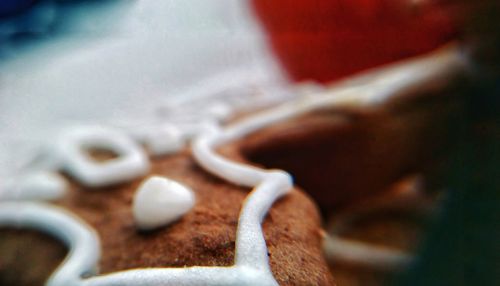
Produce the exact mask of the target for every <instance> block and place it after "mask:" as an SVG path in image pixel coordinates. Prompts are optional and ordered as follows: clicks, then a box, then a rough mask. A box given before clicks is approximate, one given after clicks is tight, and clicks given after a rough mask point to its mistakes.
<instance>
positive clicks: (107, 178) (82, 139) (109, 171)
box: [56, 126, 149, 187]
mask: <svg viewBox="0 0 500 286" xmlns="http://www.w3.org/2000/svg"><path fill="white" fill-rule="evenodd" d="M89 148H97V149H104V150H111V151H113V152H115V153H116V154H117V155H118V157H117V158H113V159H111V160H107V161H105V162H95V161H94V160H92V159H91V158H89V156H87V155H86V154H85V153H84V150H85V149H89ZM56 152H57V155H56V156H59V158H60V160H61V168H63V169H64V170H66V171H67V172H68V173H70V174H71V175H72V176H74V177H76V178H77V179H78V180H79V181H80V182H81V183H82V184H84V185H86V186H89V187H100V186H105V185H110V184H116V183H121V182H124V181H130V180H132V179H135V178H137V177H140V176H143V175H144V174H146V173H147V172H148V170H149V161H148V159H147V157H146V154H145V153H144V151H142V149H141V148H140V147H139V146H138V145H137V144H136V143H135V142H134V141H132V140H131V139H130V138H129V137H128V136H125V135H124V134H123V133H121V132H119V131H116V130H113V129H110V128H103V127H92V126H86V127H78V128H74V129H71V130H68V131H66V132H64V133H63V134H62V135H61V136H60V138H59V140H58V141H57V149H56Z"/></svg>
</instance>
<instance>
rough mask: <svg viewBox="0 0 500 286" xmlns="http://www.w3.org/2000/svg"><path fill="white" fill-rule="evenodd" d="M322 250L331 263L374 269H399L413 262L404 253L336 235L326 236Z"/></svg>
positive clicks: (410, 257) (411, 258) (408, 255)
mask: <svg viewBox="0 0 500 286" xmlns="http://www.w3.org/2000/svg"><path fill="white" fill-rule="evenodd" d="M323 249H324V252H325V254H326V257H327V259H328V260H329V261H331V262H334V263H339V262H340V263H345V262H347V263H349V264H352V263H355V264H357V265H363V266H365V267H369V268H374V269H383V270H395V269H401V268H404V267H406V266H408V265H409V264H410V263H411V262H412V261H413V257H412V256H411V255H410V254H408V253H406V252H404V251H400V250H396V249H390V248H387V247H379V246H375V245H369V244H366V243H363V242H357V241H354V240H348V239H343V238H341V237H340V236H337V235H328V236H327V238H325V241H324V246H323Z"/></svg>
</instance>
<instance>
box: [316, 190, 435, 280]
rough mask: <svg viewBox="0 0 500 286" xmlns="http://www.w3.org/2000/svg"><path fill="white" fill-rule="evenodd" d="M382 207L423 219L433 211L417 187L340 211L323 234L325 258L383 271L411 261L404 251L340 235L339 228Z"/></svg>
mask: <svg viewBox="0 0 500 286" xmlns="http://www.w3.org/2000/svg"><path fill="white" fill-rule="evenodd" d="M384 210H396V211H404V212H410V213H412V214H415V215H418V216H419V217H424V218H428V217H429V215H430V214H431V213H434V212H435V211H436V210H435V208H434V206H431V205H430V204H429V202H428V201H425V200H424V198H423V197H422V195H421V194H419V193H417V192H416V190H410V192H409V193H398V194H395V195H393V196H391V197H388V198H385V199H382V200H377V201H371V202H370V204H369V205H368V204H367V205H366V206H365V207H363V208H361V209H358V210H355V211H350V212H346V213H342V214H339V215H337V217H336V220H335V222H336V223H335V224H334V225H333V227H332V228H331V229H329V230H328V234H327V236H326V237H325V241H324V245H323V249H324V253H325V257H326V259H327V260H328V261H330V262H333V263H338V262H340V263H343V262H347V263H351V264H352V263H354V264H357V265H362V266H364V267H367V268H372V269H379V270H384V271H394V270H400V269H402V268H405V267H407V266H408V265H409V264H411V263H412V262H413V260H414V257H413V255H412V254H410V253H408V252H406V251H402V250H397V249H392V248H388V247H384V246H376V245H372V244H369V243H364V242H360V241H353V240H351V239H347V238H342V237H341V236H340V233H341V232H342V230H343V229H344V228H345V227H347V226H348V225H349V224H352V223H353V222H355V221H356V220H358V219H360V218H361V219H362V218H363V217H369V216H370V215H372V214H374V213H377V212H380V211H384Z"/></svg>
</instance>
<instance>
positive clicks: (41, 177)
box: [0, 171, 66, 201]
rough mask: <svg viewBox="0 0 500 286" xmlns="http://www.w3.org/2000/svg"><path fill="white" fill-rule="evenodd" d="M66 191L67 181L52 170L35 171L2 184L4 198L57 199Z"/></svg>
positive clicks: (1, 191) (0, 188)
mask: <svg viewBox="0 0 500 286" xmlns="http://www.w3.org/2000/svg"><path fill="white" fill-rule="evenodd" d="M65 193H66V181H65V180H64V179H63V178H62V177H61V176H60V175H58V174H56V173H52V172H43V171H41V172H35V173H30V174H26V175H23V176H20V177H15V178H13V179H11V180H7V181H5V182H4V183H3V185H0V201H2V200H42V201H51V200H57V199H60V198H61V197H63V196H64V194H65Z"/></svg>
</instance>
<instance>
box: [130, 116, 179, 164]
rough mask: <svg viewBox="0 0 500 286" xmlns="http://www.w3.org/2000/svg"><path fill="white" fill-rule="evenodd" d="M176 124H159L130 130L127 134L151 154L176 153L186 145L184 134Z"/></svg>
mask: <svg viewBox="0 0 500 286" xmlns="http://www.w3.org/2000/svg"><path fill="white" fill-rule="evenodd" d="M183 133H184V132H183V131H182V129H180V128H179V127H178V126H175V125H173V124H168V123H164V124H160V125H157V126H148V127H142V128H139V129H137V128H136V130H130V131H129V134H130V135H131V136H132V137H133V138H134V139H136V140H137V141H139V142H141V143H142V144H144V146H145V147H146V148H147V149H148V150H149V152H151V154H152V155H153V156H160V155H168V154H172V153H176V152H178V151H179V150H181V149H182V148H184V147H185V145H186V136H185V134H183Z"/></svg>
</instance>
